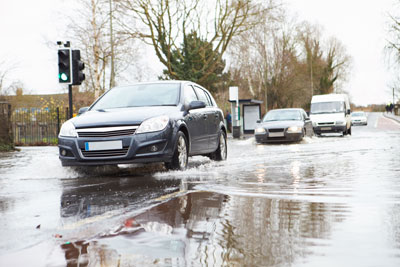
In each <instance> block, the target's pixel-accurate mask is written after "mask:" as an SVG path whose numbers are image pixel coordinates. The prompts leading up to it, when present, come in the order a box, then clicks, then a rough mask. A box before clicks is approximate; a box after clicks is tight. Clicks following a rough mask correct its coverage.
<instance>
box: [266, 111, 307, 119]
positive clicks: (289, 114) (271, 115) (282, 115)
mask: <svg viewBox="0 0 400 267" xmlns="http://www.w3.org/2000/svg"><path fill="white" fill-rule="evenodd" d="M301 119H302V118H301V114H300V112H299V111H297V110H271V111H269V112H268V113H267V115H265V117H264V119H263V121H299V120H301Z"/></svg>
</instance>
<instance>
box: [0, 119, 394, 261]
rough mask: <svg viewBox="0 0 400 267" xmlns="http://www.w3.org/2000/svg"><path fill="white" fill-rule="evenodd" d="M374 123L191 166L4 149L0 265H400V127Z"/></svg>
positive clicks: (238, 143) (238, 144)
mask: <svg viewBox="0 0 400 267" xmlns="http://www.w3.org/2000/svg"><path fill="white" fill-rule="evenodd" d="M368 123H369V124H368V126H357V127H355V126H354V127H353V128H352V131H353V134H352V136H345V137H339V136H335V135H332V136H325V137H321V138H317V137H313V138H306V139H304V140H303V141H302V142H300V143H295V144H273V145H258V144H256V143H255V140H254V138H252V137H251V138H247V139H244V140H233V139H229V140H228V144H229V147H228V154H229V156H228V160H227V161H225V162H213V161H210V160H209V159H208V158H205V157H194V158H190V159H189V162H190V168H189V169H188V170H186V171H169V172H167V171H165V170H164V169H163V168H162V166H161V165H159V164H154V165H150V166H147V165H145V166H119V167H118V168H108V167H107V168H91V169H72V168H63V167H61V164H60V163H59V161H58V155H57V153H58V150H57V148H56V147H30V148H22V150H21V151H20V152H13V153H2V154H0V236H1V238H0V266H340V265H342V266H400V124H398V123H395V122H393V121H392V120H389V119H387V118H384V117H383V116H382V114H380V113H371V114H370V115H369V119H368Z"/></svg>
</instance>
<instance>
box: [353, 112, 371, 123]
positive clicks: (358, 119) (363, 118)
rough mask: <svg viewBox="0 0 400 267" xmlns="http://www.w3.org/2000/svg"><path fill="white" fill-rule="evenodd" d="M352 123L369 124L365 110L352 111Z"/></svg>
mask: <svg viewBox="0 0 400 267" xmlns="http://www.w3.org/2000/svg"><path fill="white" fill-rule="evenodd" d="M351 125H368V118H367V114H365V112H364V111H356V112H353V113H351Z"/></svg>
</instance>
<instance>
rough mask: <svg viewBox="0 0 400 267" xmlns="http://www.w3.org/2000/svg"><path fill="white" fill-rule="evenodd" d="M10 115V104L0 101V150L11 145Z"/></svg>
mask: <svg viewBox="0 0 400 267" xmlns="http://www.w3.org/2000/svg"><path fill="white" fill-rule="evenodd" d="M10 117H11V105H10V104H9V103H8V102H3V101H0V150H4V149H9V148H11V147H13V143H12V137H11V123H10Z"/></svg>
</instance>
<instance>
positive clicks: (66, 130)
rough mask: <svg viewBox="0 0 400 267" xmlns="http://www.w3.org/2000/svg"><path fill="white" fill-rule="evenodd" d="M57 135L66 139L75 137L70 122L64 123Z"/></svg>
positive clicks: (73, 127) (75, 134) (72, 125)
mask: <svg viewBox="0 0 400 267" xmlns="http://www.w3.org/2000/svg"><path fill="white" fill-rule="evenodd" d="M59 135H60V136H66V137H77V133H76V130H75V126H74V124H73V123H72V122H71V121H66V122H64V124H63V125H62V126H61V129H60V134H59Z"/></svg>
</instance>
